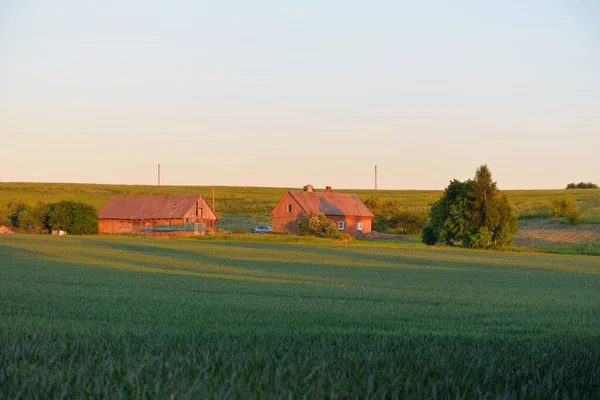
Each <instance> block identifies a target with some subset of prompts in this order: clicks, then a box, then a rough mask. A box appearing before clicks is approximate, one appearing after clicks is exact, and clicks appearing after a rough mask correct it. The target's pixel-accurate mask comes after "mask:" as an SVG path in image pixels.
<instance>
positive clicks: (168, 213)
mask: <svg viewBox="0 0 600 400" xmlns="http://www.w3.org/2000/svg"><path fill="white" fill-rule="evenodd" d="M216 221H218V218H217V216H216V214H215V213H214V212H213V210H212V209H211V208H210V206H209V205H208V203H207V202H206V200H205V199H204V197H202V196H199V195H189V196H188V195H185V196H182V195H167V196H164V195H163V196H118V197H113V198H112V199H111V200H110V202H109V203H108V204H107V205H106V206H105V207H104V208H102V209H101V210H100V212H99V213H98V230H99V231H100V233H132V232H177V231H188V232H196V233H199V232H208V233H210V232H213V231H214V230H215V223H216Z"/></svg>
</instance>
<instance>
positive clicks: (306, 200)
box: [288, 191, 373, 217]
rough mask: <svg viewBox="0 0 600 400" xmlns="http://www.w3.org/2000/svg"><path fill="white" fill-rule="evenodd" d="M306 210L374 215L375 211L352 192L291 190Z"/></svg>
mask: <svg viewBox="0 0 600 400" xmlns="http://www.w3.org/2000/svg"><path fill="white" fill-rule="evenodd" d="M288 193H289V194H290V196H292V197H293V198H294V200H296V201H297V202H298V204H299V205H300V207H302V209H303V210H304V211H305V212H307V213H308V212H310V211H313V212H321V213H323V214H325V215H330V216H350V217H373V213H372V212H371V211H370V210H369V209H368V208H367V206H365V204H364V203H363V202H362V201H361V200H360V199H359V198H358V196H357V195H355V194H352V193H334V192H302V191H290V192H288Z"/></svg>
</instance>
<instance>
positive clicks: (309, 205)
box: [271, 185, 373, 234]
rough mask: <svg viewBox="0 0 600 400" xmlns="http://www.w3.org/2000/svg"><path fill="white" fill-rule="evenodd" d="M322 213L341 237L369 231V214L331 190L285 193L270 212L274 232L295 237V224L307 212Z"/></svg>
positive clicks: (351, 196) (348, 196) (308, 188)
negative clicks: (293, 234) (292, 234)
mask: <svg viewBox="0 0 600 400" xmlns="http://www.w3.org/2000/svg"><path fill="white" fill-rule="evenodd" d="M311 211H312V212H314V213H323V214H325V216H326V217H327V218H329V219H330V220H332V221H333V222H335V223H336V224H337V226H338V230H339V231H340V232H343V233H348V234H352V233H355V232H362V233H367V232H370V231H371V221H372V219H373V213H372V212H371V211H370V210H369V209H368V208H367V206H365V205H364V203H363V202H362V201H361V200H360V199H359V198H358V196H356V195H355V194H351V193H334V192H333V191H332V190H331V186H327V188H326V189H325V192H315V191H314V189H313V186H312V185H307V186H306V187H305V189H304V191H288V192H287V193H286V194H285V196H283V198H282V199H281V201H280V202H279V204H277V207H275V209H274V210H273V211H272V212H271V216H272V217H273V230H274V231H275V232H290V233H297V229H298V222H300V221H301V220H302V219H303V218H305V217H306V216H307V215H308V214H309V213H310V212H311Z"/></svg>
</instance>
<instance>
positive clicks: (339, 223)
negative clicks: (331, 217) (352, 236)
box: [338, 221, 344, 231]
mask: <svg viewBox="0 0 600 400" xmlns="http://www.w3.org/2000/svg"><path fill="white" fill-rule="evenodd" d="M343 230H344V221H338V231H343Z"/></svg>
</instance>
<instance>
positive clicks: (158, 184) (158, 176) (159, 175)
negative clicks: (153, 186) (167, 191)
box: [158, 164, 160, 186]
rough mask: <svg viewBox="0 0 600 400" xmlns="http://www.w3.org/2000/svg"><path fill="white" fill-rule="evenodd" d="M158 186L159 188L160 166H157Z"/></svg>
mask: <svg viewBox="0 0 600 400" xmlns="http://www.w3.org/2000/svg"><path fill="white" fill-rule="evenodd" d="M158 186H160V164H158Z"/></svg>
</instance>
